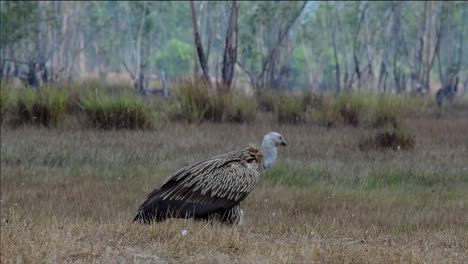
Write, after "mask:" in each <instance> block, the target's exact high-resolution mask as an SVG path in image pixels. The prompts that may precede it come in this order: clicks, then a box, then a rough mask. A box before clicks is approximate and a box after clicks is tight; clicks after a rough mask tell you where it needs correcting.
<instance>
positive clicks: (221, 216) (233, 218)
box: [212, 205, 244, 225]
mask: <svg viewBox="0 0 468 264" xmlns="http://www.w3.org/2000/svg"><path fill="white" fill-rule="evenodd" d="M212 216H213V217H215V218H216V219H218V220H219V221H221V222H224V223H226V224H229V225H242V224H243V222H244V221H243V220H244V210H242V209H241V208H240V205H234V206H233V207H231V208H229V209H223V210H218V211H217V212H216V213H215V214H213V215H212Z"/></svg>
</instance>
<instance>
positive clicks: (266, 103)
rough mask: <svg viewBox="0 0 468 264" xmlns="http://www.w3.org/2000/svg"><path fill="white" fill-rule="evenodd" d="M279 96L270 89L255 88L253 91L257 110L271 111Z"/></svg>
mask: <svg viewBox="0 0 468 264" xmlns="http://www.w3.org/2000/svg"><path fill="white" fill-rule="evenodd" d="M279 97H280V95H278V94H277V93H275V92H274V91H272V90H271V89H270V90H266V89H261V90H257V92H256V93H255V98H256V100H257V102H258V110H260V111H263V112H273V111H274V108H275V105H276V104H277V102H278V98H279Z"/></svg>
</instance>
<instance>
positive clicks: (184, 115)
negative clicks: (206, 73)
mask: <svg viewBox="0 0 468 264" xmlns="http://www.w3.org/2000/svg"><path fill="white" fill-rule="evenodd" d="M256 109H257V104H256V101H255V100H253V99H248V98H245V97H241V96H237V95H235V94H233V93H232V92H224V93H221V92H219V93H218V92H216V91H212V90H210V88H209V87H207V86H206V85H205V84H204V83H203V82H195V83H192V82H188V81H186V82H183V83H182V84H181V85H180V86H179V90H178V94H177V100H176V101H175V102H172V103H171V104H170V105H169V106H168V107H167V108H166V111H167V113H168V115H169V118H170V119H172V120H186V121H189V122H202V121H209V122H239V123H243V122H250V121H253V120H254V119H255V114H256Z"/></svg>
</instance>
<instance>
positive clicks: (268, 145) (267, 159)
mask: <svg viewBox="0 0 468 264" xmlns="http://www.w3.org/2000/svg"><path fill="white" fill-rule="evenodd" d="M286 145H287V142H286V140H285V139H284V138H283V136H281V134H280V133H278V132H270V133H268V134H266V135H265V137H263V142H262V147H261V151H262V153H263V159H264V160H263V167H264V169H268V168H269V167H271V165H273V163H274V162H275V161H276V157H277V156H278V146H286Z"/></svg>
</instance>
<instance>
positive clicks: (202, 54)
mask: <svg viewBox="0 0 468 264" xmlns="http://www.w3.org/2000/svg"><path fill="white" fill-rule="evenodd" d="M190 10H191V15H192V26H193V41H194V43H195V48H196V49H197V55H198V61H199V62H200V66H201V68H202V71H203V77H204V79H205V82H206V84H207V85H208V86H209V87H211V81H210V73H209V69H208V60H207V59H206V56H205V52H204V50H203V44H202V40H201V36H200V33H199V31H198V25H197V14H196V12H195V5H194V1H193V0H190Z"/></svg>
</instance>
